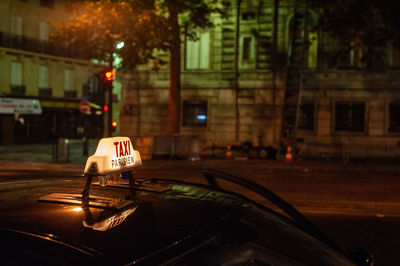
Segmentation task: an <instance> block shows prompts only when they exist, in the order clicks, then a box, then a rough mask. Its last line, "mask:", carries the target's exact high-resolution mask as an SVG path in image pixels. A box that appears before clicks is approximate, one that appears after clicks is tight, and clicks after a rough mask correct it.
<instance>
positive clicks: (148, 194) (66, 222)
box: [0, 181, 346, 264]
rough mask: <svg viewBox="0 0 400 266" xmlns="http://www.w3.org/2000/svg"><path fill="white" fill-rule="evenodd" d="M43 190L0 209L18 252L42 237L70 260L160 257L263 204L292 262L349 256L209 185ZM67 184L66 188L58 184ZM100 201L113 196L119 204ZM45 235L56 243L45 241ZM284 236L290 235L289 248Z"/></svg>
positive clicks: (0, 223)
mask: <svg viewBox="0 0 400 266" xmlns="http://www.w3.org/2000/svg"><path fill="white" fill-rule="evenodd" d="M160 186H162V187H163V188H164V189H160ZM152 187H153V188H154V189H152ZM38 189H39V190H40V191H41V193H35V192H34V191H32V195H37V196H36V197H35V198H29V197H28V200H24V201H22V202H21V203H20V204H19V205H14V206H13V207H12V208H11V209H10V208H7V207H6V208H4V207H3V209H2V210H0V216H1V217H2V219H0V229H1V231H0V234H1V235H7V236H8V237H11V236H16V235H17V236H18V237H15V239H17V240H15V241H16V243H15V247H16V248H15V249H13V250H12V251H13V252H14V253H18V252H21V251H22V250H27V249H30V248H29V246H31V242H32V241H33V240H32V239H36V240H34V241H33V242H38V243H37V246H38V247H40V246H43V245H44V246H46V245H50V246H51V247H52V248H53V249H57V250H60V249H62V250H65V249H67V250H69V251H68V252H63V253H62V254H64V256H65V254H69V253H71V255H68V258H69V260H76V261H83V259H82V257H84V258H85V260H86V261H87V263H86V264H91V263H94V264H97V263H99V262H100V263H101V264H103V263H107V264H129V263H133V262H135V264H140V263H143V264H159V263H162V262H164V261H165V260H170V259H172V258H174V257H177V256H180V255H179V254H183V253H185V252H187V250H191V249H192V248H194V247H196V246H197V245H199V243H205V242H207V241H208V239H210V238H211V237H213V236H215V235H216V234H220V233H221V232H225V233H226V230H227V228H230V226H231V225H232V224H237V223H241V219H243V218H242V216H243V215H244V213H247V212H255V213H257V212H258V211H261V212H262V214H261V216H262V217H263V219H267V220H268V222H267V223H265V225H263V226H264V228H263V229H262V230H263V231H265V232H268V231H269V230H270V233H269V235H270V238H271V240H269V241H267V242H270V243H274V242H275V243H280V244H279V249H282V250H281V251H278V250H276V247H271V248H272V250H275V251H273V252H276V253H279V252H282V254H284V255H283V257H287V258H289V257H292V258H291V259H292V260H294V261H297V259H298V258H296V257H298V256H299V254H302V253H304V254H302V255H301V257H304V259H302V258H300V259H299V260H298V261H299V262H301V261H303V260H309V259H311V260H312V259H313V256H314V257H315V256H317V257H319V260H321V261H335V259H334V258H336V260H338V261H341V262H343V261H346V260H345V258H344V257H342V256H341V255H340V254H338V253H336V252H335V251H333V250H331V249H330V248H328V247H327V246H325V245H324V244H322V243H319V242H318V241H317V240H315V239H314V238H312V237H310V236H308V235H307V234H305V233H303V232H302V231H301V230H299V229H298V228H295V226H293V225H292V224H290V223H288V222H287V221H285V220H283V219H281V218H280V217H277V216H276V215H275V214H273V212H272V211H271V212H268V210H267V211H266V212H265V210H266V209H263V210H260V209H258V207H257V206H256V205H251V202H250V201H247V200H246V199H245V198H243V197H241V196H238V195H235V194H233V193H227V192H225V191H221V190H218V189H214V188H211V187H206V186H201V185H194V184H193V185H190V184H185V183H176V182H169V181H168V182H167V181H149V182H147V186H146V187H145V188H143V189H140V188H139V189H137V190H135V191H132V190H130V189H127V188H121V187H117V188H107V189H105V188H103V187H98V186H96V187H94V188H93V189H92V191H91V198H92V203H91V204H90V207H89V208H83V209H82V208H79V206H80V205H79V204H78V205H77V204H74V203H73V202H71V201H68V200H65V198H66V195H67V196H68V199H70V197H72V198H73V197H75V196H76V195H77V194H76V193H77V192H78V193H79V189H78V188H75V189H71V188H70V187H68V191H69V193H67V194H61V193H57V194H52V198H51V200H49V198H48V197H47V198H46V196H48V195H47V194H48V193H47V194H46V193H43V192H45V191H46V188H45V187H44V186H40V187H39V188H38ZM33 190H34V189H33ZM64 190H65V188H61V187H60V188H59V190H58V191H64ZM71 195H72V196H71ZM94 195H101V196H99V197H98V198H96V197H94ZM43 196H45V197H43ZM41 199H44V200H41ZM58 199H59V200H58ZM96 200H97V201H96ZM95 202H103V203H104V202H112V203H113V204H114V205H113V206H114V207H112V206H111V207H110V206H106V205H107V204H103V203H102V204H103V205H101V204H100V205H96V204H95ZM3 206H4V205H3ZM257 215H260V214H257ZM257 217H259V216H257ZM257 223H258V222H256V223H255V224H257ZM250 227H254V225H251V226H250ZM268 227H270V228H268ZM235 228H236V227H235ZM246 230H247V229H246ZM249 230H251V231H252V230H253V229H249ZM254 230H255V229H254ZM239 231H240V230H239ZM227 234H230V233H229V232H228V233H227ZM232 234H233V235H234V234H235V233H234V232H233V233H232ZM234 237H235V236H234ZM264 237H268V235H264ZM4 239H7V238H2V241H3V242H1V241H0V242H1V243H2V244H1V245H3V246H8V243H7V241H5V242H4ZM274 239H275V240H274ZM46 241H50V242H51V244H48V243H47V244H40V243H43V242H46ZM285 241H288V242H290V244H289V245H288V246H287V250H286V251H285V250H284V249H285V247H284V246H283V243H285ZM303 242H304V244H302V243H303ZM56 247H57V248H56ZM306 253H308V255H307V254H306ZM54 254H56V253H54ZM271 254H272V253H271ZM318 254H319V255H318ZM314 259H315V258H314ZM49 260H50V261H52V260H51V259H49ZM65 261H67V260H65ZM76 261H75V262H76ZM315 261H318V260H315ZM71 263H72V264H74V262H71ZM50 264H52V263H50ZM67 264H69V263H67ZM300 264H301V263H300Z"/></svg>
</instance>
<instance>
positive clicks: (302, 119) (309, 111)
mask: <svg viewBox="0 0 400 266" xmlns="http://www.w3.org/2000/svg"><path fill="white" fill-rule="evenodd" d="M298 119H299V121H298V129H302V130H314V103H302V104H301V105H300V110H299V117H298Z"/></svg>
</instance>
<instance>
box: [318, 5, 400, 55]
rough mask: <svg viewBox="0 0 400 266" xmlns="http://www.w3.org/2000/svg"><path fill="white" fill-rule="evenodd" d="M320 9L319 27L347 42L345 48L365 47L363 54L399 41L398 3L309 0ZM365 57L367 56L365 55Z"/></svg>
mask: <svg viewBox="0 0 400 266" xmlns="http://www.w3.org/2000/svg"><path fill="white" fill-rule="evenodd" d="M311 2H312V5H313V6H314V7H315V8H316V9H317V10H320V13H321V14H320V17H319V26H320V27H321V29H322V30H323V31H325V32H327V33H329V34H331V36H333V37H335V38H337V39H341V40H344V41H348V47H347V49H353V48H354V47H355V46H358V47H361V48H366V49H365V50H366V51H368V53H367V57H368V56H369V57H371V56H372V57H373V56H374V55H377V54H381V55H382V53H383V50H384V49H382V48H385V47H386V46H387V45H388V44H392V45H397V46H398V45H399V44H400V41H399V40H400V16H399V14H400V2H399V1H392V0H380V1H376V0H340V1H330V0H311ZM365 60H367V58H365Z"/></svg>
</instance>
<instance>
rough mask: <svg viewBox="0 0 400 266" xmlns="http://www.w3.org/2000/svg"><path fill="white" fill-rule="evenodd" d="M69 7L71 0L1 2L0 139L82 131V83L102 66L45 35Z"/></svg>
mask: <svg viewBox="0 0 400 266" xmlns="http://www.w3.org/2000/svg"><path fill="white" fill-rule="evenodd" d="M72 12H73V6H72V5H71V2H70V1H61V0H3V1H0V102H1V106H0V144H23V143H44V142H50V141H51V140H52V139H53V138H54V137H65V138H78V137H81V136H82V133H83V127H84V124H83V123H84V122H83V121H84V119H83V117H82V115H81V113H80V111H79V103H80V101H81V100H82V85H83V84H84V83H86V82H87V81H88V78H89V76H91V75H92V74H93V73H96V72H98V71H99V69H101V66H99V65H98V64H94V63H92V62H91V61H90V60H88V59H87V58H85V56H84V55H82V54H80V53H79V50H72V49H68V48H65V47H64V46H63V45H61V44H57V43H53V42H51V41H50V38H49V36H50V35H51V30H52V28H51V24H50V21H52V20H55V19H62V18H68V16H70V15H71V14H72ZM32 106H36V109H35V110H34V109H32ZM95 120H96V121H97V120H99V121H98V123H100V125H96V127H100V129H99V130H100V134H101V133H102V127H103V125H102V123H103V120H102V119H95Z"/></svg>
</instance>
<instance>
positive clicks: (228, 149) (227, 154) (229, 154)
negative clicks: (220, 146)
mask: <svg viewBox="0 0 400 266" xmlns="http://www.w3.org/2000/svg"><path fill="white" fill-rule="evenodd" d="M225 159H227V160H231V159H232V150H231V146H229V145H228V146H227V147H226V152H225Z"/></svg>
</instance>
